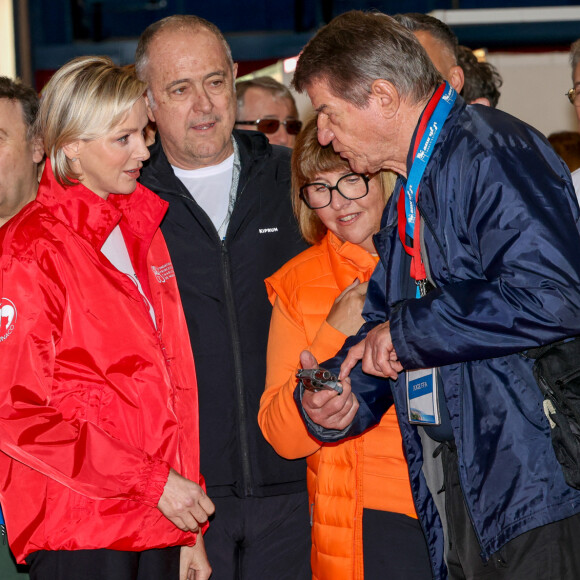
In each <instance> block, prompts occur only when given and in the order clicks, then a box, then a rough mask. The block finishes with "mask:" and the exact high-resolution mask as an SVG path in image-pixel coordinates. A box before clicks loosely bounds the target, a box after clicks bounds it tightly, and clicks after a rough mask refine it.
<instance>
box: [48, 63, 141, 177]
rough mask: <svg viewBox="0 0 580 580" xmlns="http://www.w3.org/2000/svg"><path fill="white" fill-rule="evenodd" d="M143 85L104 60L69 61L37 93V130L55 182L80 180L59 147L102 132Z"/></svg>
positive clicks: (124, 110)
mask: <svg viewBox="0 0 580 580" xmlns="http://www.w3.org/2000/svg"><path fill="white" fill-rule="evenodd" d="M146 88H147V87H146V85H145V83H143V82H142V81H140V80H139V79H138V78H137V77H136V75H135V73H134V72H133V73H132V72H131V71H130V70H127V69H125V68H122V67H119V66H116V65H115V64H114V63H113V61H112V60H111V59H110V58H108V57H104V56H83V57H79V58H75V59H73V60H71V61H70V62H68V63H67V64H65V65H64V66H63V67H62V68H60V69H59V70H58V71H56V73H55V74H54V76H53V77H52V78H51V79H50V81H49V82H48V84H47V85H46V87H44V89H43V91H42V98H41V103H40V111H39V114H38V119H37V129H38V131H39V133H40V135H42V137H43V139H44V148H45V152H46V154H47V156H48V157H49V158H50V162H51V164H52V170H53V172H54V175H55V177H56V180H57V181H58V182H59V183H60V184H61V185H63V186H69V185H74V183H75V182H76V181H77V180H78V178H79V177H80V176H79V175H77V174H76V173H75V172H74V171H73V169H72V166H71V163H70V161H69V159H68V158H67V157H66V155H65V153H64V150H63V147H64V146H65V145H67V144H69V143H72V142H73V141H77V140H79V139H83V140H87V141H91V140H93V139H98V138H99V137H102V136H103V135H105V134H107V133H108V132H109V131H110V130H111V129H112V128H113V127H115V126H116V125H117V124H118V123H120V122H121V121H122V120H123V118H124V117H125V115H127V114H128V113H129V111H130V110H131V108H132V107H133V105H134V104H135V103H136V102H137V101H138V100H139V99H140V98H141V97H142V96H143V94H144V92H145V89H146Z"/></svg>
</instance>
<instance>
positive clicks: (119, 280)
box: [0, 57, 213, 580]
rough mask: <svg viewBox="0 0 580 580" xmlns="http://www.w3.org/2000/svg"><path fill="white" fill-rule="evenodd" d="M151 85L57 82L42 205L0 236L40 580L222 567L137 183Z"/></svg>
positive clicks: (4, 335) (161, 274)
mask: <svg viewBox="0 0 580 580" xmlns="http://www.w3.org/2000/svg"><path fill="white" fill-rule="evenodd" d="M144 89H145V85H144V84H143V83H141V82H140V81H138V80H137V79H136V77H134V76H132V75H131V74H129V73H127V72H125V71H122V70H121V69H120V68H119V67H116V66H115V65H113V63H112V62H111V61H110V59H108V58H102V57H83V58H79V59H75V60H73V61H71V62H69V63H68V64H66V65H65V66H64V67H62V68H61V69H60V70H59V71H57V73H56V74H55V75H54V76H53V78H52V79H51V81H50V82H49V83H48V85H47V86H46V87H45V90H44V93H43V100H42V103H41V108H40V112H39V118H38V125H39V130H40V133H41V135H42V137H43V139H44V145H45V151H46V153H47V156H48V159H47V163H46V167H45V171H44V174H43V177H42V180H41V184H40V187H39V190H38V194H37V198H36V200H35V201H32V202H30V203H29V204H28V205H27V206H26V207H25V208H24V209H23V210H22V211H21V212H20V213H19V214H18V215H17V216H15V217H14V218H12V220H10V221H9V222H8V223H7V224H6V225H5V226H4V227H3V228H1V229H0V296H1V297H2V298H1V299H2V302H1V313H2V318H1V324H0V351H1V352H2V360H3V361H10V364H3V365H0V385H1V387H0V450H1V451H2V453H1V454H0V501H1V503H2V508H3V510H4V514H5V518H6V524H7V529H8V538H9V541H10V547H11V549H12V551H13V552H14V554H15V556H16V558H17V560H18V561H19V562H24V561H26V562H27V563H28V564H30V566H31V568H30V577H31V578H32V579H33V580H72V579H78V578H83V579H89V578H90V579H91V580H105V579H106V580H137V579H139V580H147V579H150V580H158V579H159V578H164V579H165V578H167V579H171V578H175V579H177V578H178V577H179V578H181V579H182V580H184V579H185V578H186V577H187V578H195V579H196V580H199V579H207V578H208V577H209V575H210V572H211V570H210V567H209V564H208V562H207V558H206V556H205V551H204V547H203V541H202V535H201V533H200V528H201V527H202V526H203V525H204V524H205V522H206V521H207V518H208V515H209V514H210V513H212V512H213V504H212V502H211V501H210V500H209V498H208V497H207V496H206V494H205V493H204V491H203V489H202V487H201V486H200V484H201V483H202V480H201V476H200V474H199V451H198V434H197V433H198V425H197V423H198V414H197V388H196V380H195V369H194V364H193V357H192V354H191V350H190V347H189V344H188V342H187V339H184V337H186V336H187V329H186V325H185V319H184V316H183V312H182V309H181V305H180V300H179V295H178V291H177V285H176V283H175V278H174V274H173V268H172V266H171V261H170V259H169V254H168V252H167V248H166V246H165V242H164V240H163V237H162V235H161V232H160V230H159V227H158V226H159V223H160V221H161V219H162V217H163V215H164V214H165V210H166V204H165V203H163V202H162V201H161V200H159V199H158V198H157V196H155V195H153V194H152V193H151V192H150V191H148V190H147V189H146V188H144V187H142V186H140V185H137V182H136V180H137V177H139V173H140V168H141V166H142V164H143V161H144V160H145V159H147V158H148V156H149V152H148V150H147V148H146V147H145V143H144V140H143V130H144V128H145V126H146V124H147V113H146V107H145V101H144V99H143V96H142V95H143V92H144Z"/></svg>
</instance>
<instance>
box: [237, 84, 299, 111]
mask: <svg viewBox="0 0 580 580" xmlns="http://www.w3.org/2000/svg"><path fill="white" fill-rule="evenodd" d="M248 89H262V90H264V91H267V92H268V93H270V94H271V95H272V96H273V97H274V98H275V99H288V100H289V101H290V102H291V103H292V108H293V109H294V114H295V115H296V116H298V109H297V108H296V101H295V100H294V95H293V94H292V93H291V92H290V89H289V88H288V87H287V86H286V85H283V84H282V83H279V82H278V81H277V80H276V79H274V78H272V77H268V76H264V77H256V78H255V79H248V80H246V81H238V82H237V83H236V96H237V99H238V110H239V109H242V108H243V107H244V100H245V98H246V91H247V90H248Z"/></svg>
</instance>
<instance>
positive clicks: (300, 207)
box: [292, 116, 396, 244]
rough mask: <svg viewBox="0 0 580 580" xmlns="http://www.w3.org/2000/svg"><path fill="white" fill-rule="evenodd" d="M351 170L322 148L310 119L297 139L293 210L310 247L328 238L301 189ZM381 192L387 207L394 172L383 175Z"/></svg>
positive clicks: (313, 123) (332, 153) (336, 156)
mask: <svg viewBox="0 0 580 580" xmlns="http://www.w3.org/2000/svg"><path fill="white" fill-rule="evenodd" d="M343 169H347V170H350V166H349V164H348V161H346V160H345V159H343V158H342V157H340V155H338V154H337V153H335V152H334V149H333V148H332V145H328V146H326V147H323V146H322V145H320V143H319V142H318V133H317V127H316V116H314V117H313V118H311V119H310V120H309V121H308V122H307V123H306V125H305V127H304V128H303V129H302V131H300V133H299V134H298V137H296V143H295V145H294V150H293V152H292V207H293V209H294V215H295V216H296V219H297V220H298V226H299V227H300V233H301V234H302V237H303V238H304V239H305V240H306V241H307V242H308V243H310V244H316V243H318V242H319V241H320V240H322V238H323V237H324V236H325V235H326V230H327V228H326V226H325V225H324V224H323V223H322V221H321V220H320V218H319V217H318V215H316V211H315V210H313V209H310V208H309V207H308V206H307V205H306V204H305V203H304V202H303V201H302V200H301V199H300V188H301V187H303V186H304V185H306V184H307V183H311V182H313V181H314V180H315V179H316V176H317V175H318V174H320V173H324V172H327V171H341V170H343ZM377 178H378V179H379V180H380V185H381V192H382V194H383V201H384V202H385V205H386V204H387V201H388V199H389V197H391V194H392V192H393V188H394V187H395V181H396V175H395V174H394V173H393V172H392V171H381V172H380V173H379V175H378V176H377Z"/></svg>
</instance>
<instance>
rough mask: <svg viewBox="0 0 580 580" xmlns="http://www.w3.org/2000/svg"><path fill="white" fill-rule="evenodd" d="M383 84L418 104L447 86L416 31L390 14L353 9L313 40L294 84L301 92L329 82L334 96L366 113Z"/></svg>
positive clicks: (296, 73) (304, 51) (295, 74)
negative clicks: (375, 87)
mask: <svg viewBox="0 0 580 580" xmlns="http://www.w3.org/2000/svg"><path fill="white" fill-rule="evenodd" d="M377 79H384V80H387V81H389V82H390V83H392V84H393V86H394V87H395V88H396V89H397V92H398V93H399V95H400V96H401V97H402V98H403V99H408V100H409V101H410V102H411V103H413V104H416V103H420V102H422V101H424V100H426V99H428V98H429V97H430V96H431V95H432V94H433V91H434V90H435V88H436V87H437V85H438V84H439V83H440V82H442V78H441V75H440V74H439V73H438V72H437V70H436V69H435V66H434V65H433V63H432V62H431V60H430V59H429V57H428V56H427V53H426V52H425V50H424V49H423V47H422V46H421V45H420V44H419V41H418V40H417V38H416V37H415V35H414V34H413V33H412V32H410V31H409V30H407V29H406V28H404V27H403V26H401V25H400V24H399V23H398V22H396V21H395V20H394V19H393V18H391V17H390V16H387V15H386V14H382V13H379V12H362V11H360V10H352V11H350V12H345V13H344V14H342V15H340V16H337V17H336V18H334V19H333V20H331V22H330V23H329V24H327V25H326V26H324V27H323V28H321V29H320V31H319V32H318V33H317V34H316V36H314V38H312V39H311V40H310V42H309V43H308V44H307V45H306V47H305V48H304V50H303V52H302V54H301V55H300V58H299V59H298V64H297V66H296V72H295V73H294V79H293V81H292V83H293V86H294V88H295V89H296V90H297V91H298V92H299V93H301V92H303V91H305V90H306V89H307V87H308V86H310V85H311V84H312V83H313V82H316V81H324V82H326V83H327V84H328V87H329V89H330V91H331V92H332V94H333V95H335V96H337V97H340V98H342V99H344V100H346V101H348V102H350V103H352V104H353V105H354V106H356V107H358V108H364V107H366V105H367V103H368V100H369V95H370V91H371V85H372V83H373V82H374V81H375V80H377Z"/></svg>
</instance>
